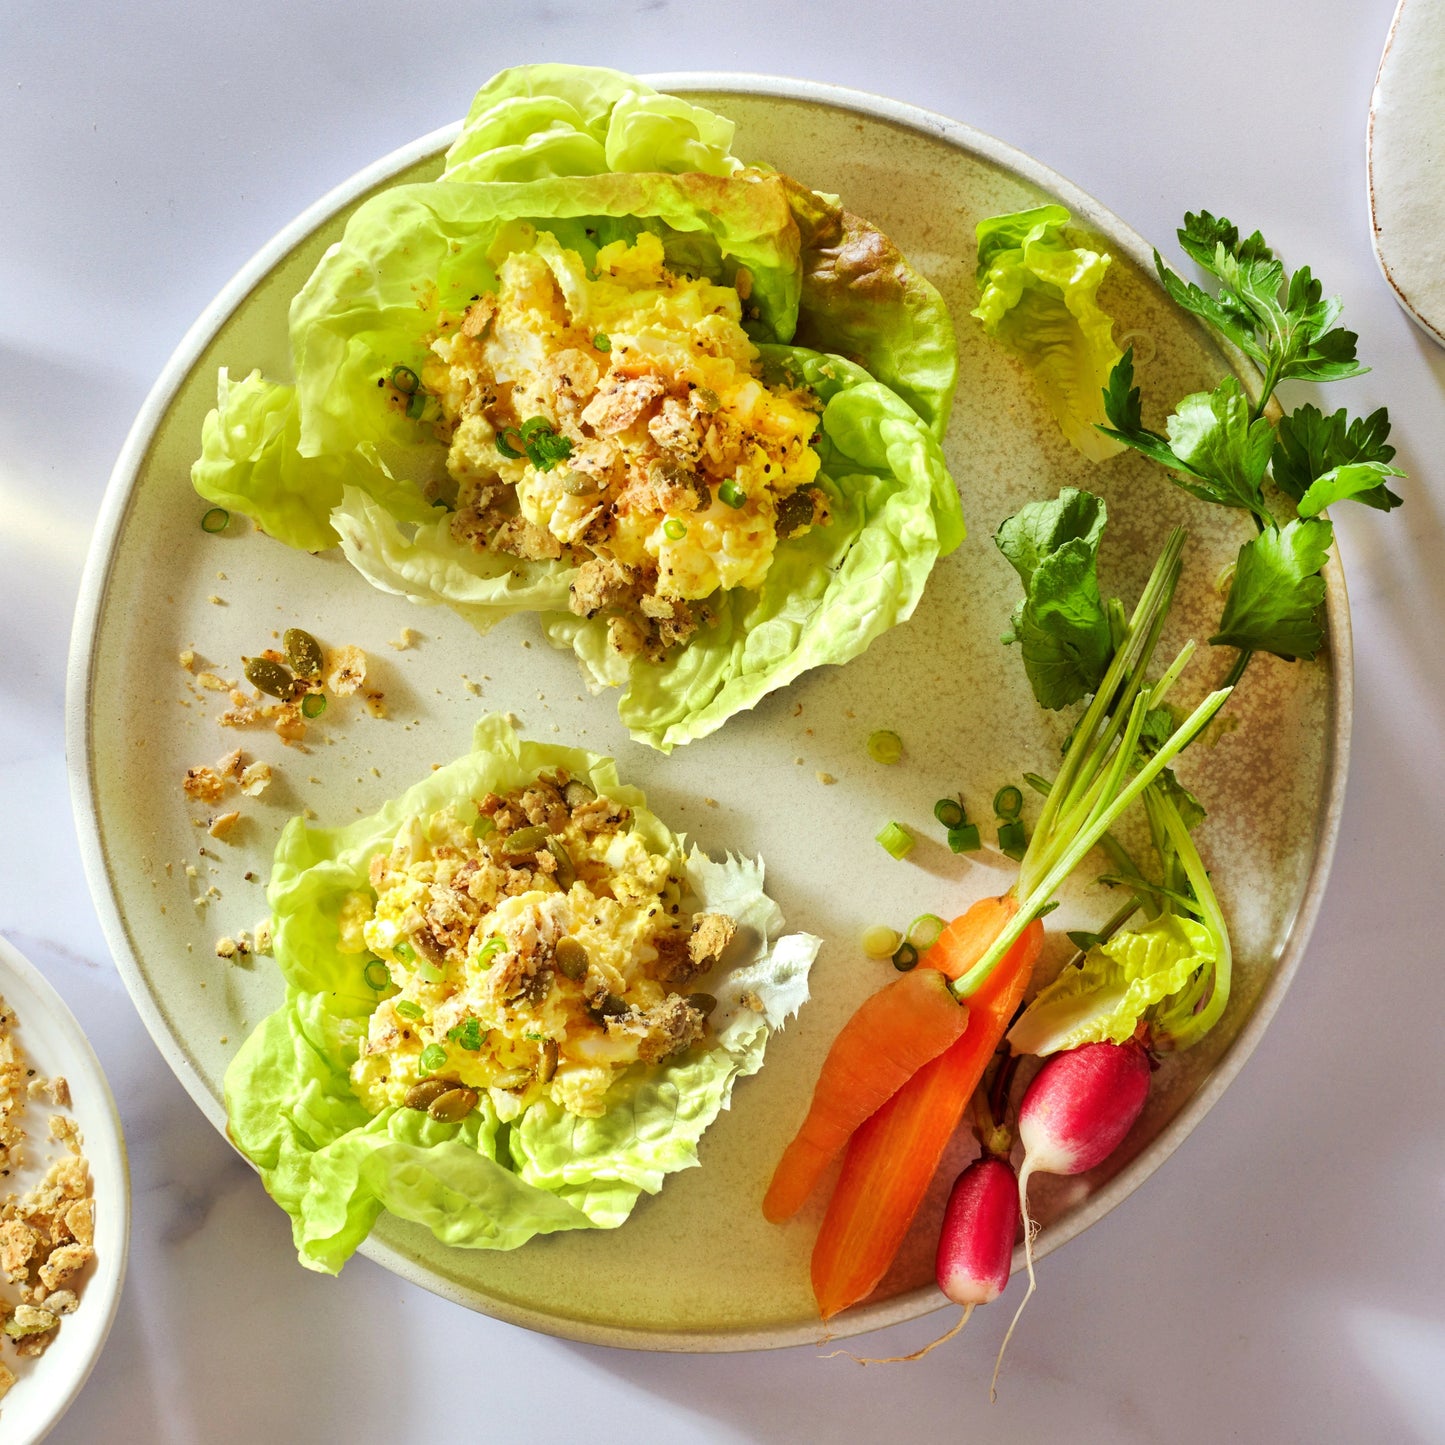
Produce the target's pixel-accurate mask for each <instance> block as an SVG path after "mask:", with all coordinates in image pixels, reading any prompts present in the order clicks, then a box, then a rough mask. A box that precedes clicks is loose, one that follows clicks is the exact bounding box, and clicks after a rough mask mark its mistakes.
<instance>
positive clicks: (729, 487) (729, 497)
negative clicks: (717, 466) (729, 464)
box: [717, 477, 747, 511]
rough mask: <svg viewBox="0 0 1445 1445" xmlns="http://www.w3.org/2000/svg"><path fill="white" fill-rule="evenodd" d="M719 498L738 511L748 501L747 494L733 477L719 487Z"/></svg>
mask: <svg viewBox="0 0 1445 1445" xmlns="http://www.w3.org/2000/svg"><path fill="white" fill-rule="evenodd" d="M717 499H718V501H720V502H721V503H722V504H723V506H725V507H731V508H732V509H733V510H734V511H736V510H737V509H738V508H739V507H741V506H742V504H743V503H744V502H746V501H747V494H746V493H745V492H744V491H743V489H742V488H741V487H740V486H738V484H737V483H736V482H735V481H733V479H732V478H731V477H729V478H728V479H727V481H725V482H724V483H723V484H722V486H720V487H719V488H718V489H717Z"/></svg>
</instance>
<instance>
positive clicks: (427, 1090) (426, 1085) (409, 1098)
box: [402, 1079, 461, 1109]
mask: <svg viewBox="0 0 1445 1445" xmlns="http://www.w3.org/2000/svg"><path fill="white" fill-rule="evenodd" d="M459 1088H461V1085H460V1084H459V1083H458V1082H457V1080H455V1079H423V1080H422V1081H421V1082H420V1083H417V1084H413V1085H412V1086H411V1088H409V1089H408V1090H407V1091H406V1098H405V1099H404V1100H403V1101H402V1102H403V1103H405V1105H406V1107H407V1108H408V1109H430V1108H431V1106H432V1105H433V1104H434V1103H436V1101H437V1100H438V1099H440V1098H441V1096H442V1095H443V1094H449V1093H452V1092H453V1091H454V1090H456V1089H459Z"/></svg>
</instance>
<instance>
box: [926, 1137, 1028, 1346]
mask: <svg viewBox="0 0 1445 1445" xmlns="http://www.w3.org/2000/svg"><path fill="white" fill-rule="evenodd" d="M1018 1228H1019V1192H1018V1179H1017V1177H1016V1176H1015V1174H1014V1171H1013V1165H1012V1164H1010V1163H1009V1162H1008V1160H1007V1159H999V1158H995V1157H994V1156H992V1155H988V1154H986V1155H984V1156H983V1157H982V1158H981V1159H975V1160H974V1162H973V1163H972V1164H970V1165H969V1166H968V1168H967V1169H965V1170H964V1171H963V1173H962V1174H960V1175H959V1176H958V1178H957V1179H956V1180H954V1182H953V1190H952V1192H951V1193H950V1194H949V1196H948V1208H947V1209H946V1210H944V1214H943V1228H942V1229H941V1230H940V1231H939V1235H938V1258H937V1262H936V1264H935V1267H934V1268H935V1273H936V1276H937V1279H938V1287H939V1289H941V1290H942V1291H943V1292H944V1294H946V1295H947V1296H948V1297H949V1299H951V1300H952V1301H953V1302H954V1304H957V1305H963V1306H964V1308H965V1309H966V1310H971V1309H972V1308H973V1307H974V1306H975V1305H986V1304H988V1303H990V1302H991V1301H993V1300H996V1299H997V1298H998V1297H999V1295H1001V1294H1002V1293H1003V1291H1004V1286H1005V1285H1006V1284H1008V1277H1009V1266H1010V1265H1011V1264H1012V1262H1013V1252H1014V1236H1015V1235H1016V1234H1017V1233H1018ZM965 1318H967V1316H965Z"/></svg>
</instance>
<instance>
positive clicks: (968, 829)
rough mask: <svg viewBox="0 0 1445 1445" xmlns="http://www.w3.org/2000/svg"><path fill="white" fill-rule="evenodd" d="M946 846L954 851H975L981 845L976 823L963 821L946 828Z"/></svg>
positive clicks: (981, 840)
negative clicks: (958, 824)
mask: <svg viewBox="0 0 1445 1445" xmlns="http://www.w3.org/2000/svg"><path fill="white" fill-rule="evenodd" d="M948 846H949V847H950V848H951V849H952V850H953V851H954V852H955V853H977V852H978V850H979V849H980V848H982V847H983V838H982V836H981V835H980V834H979V831H978V824H977V823H964V824H962V825H960V826H959V827H957V828H950V829H949V830H948Z"/></svg>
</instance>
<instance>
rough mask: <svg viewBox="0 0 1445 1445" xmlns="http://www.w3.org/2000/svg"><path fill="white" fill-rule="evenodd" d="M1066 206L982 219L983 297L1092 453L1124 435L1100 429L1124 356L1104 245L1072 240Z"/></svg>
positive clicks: (986, 309)
mask: <svg viewBox="0 0 1445 1445" xmlns="http://www.w3.org/2000/svg"><path fill="white" fill-rule="evenodd" d="M1069 219H1070V217H1069V213H1068V211H1067V210H1065V209H1064V207H1063V206H1036V207H1034V208H1033V209H1032V210H1028V211H1017V212H1014V213H1013V214H1012V215H1006V216H994V217H992V218H991V219H989V220H985V221H980V222H979V223H978V226H977V228H976V231H977V236H978V272H977V274H978V288H979V298H978V305H977V307H975V308H974V310H973V312H972V313H971V314H972V315H974V316H976V317H977V318H978V319H979V320H980V321H982V322H983V327H984V330H985V331H987V332H988V334H989V335H990V336H992V337H995V338H996V339H997V340H999V341H1001V342H1002V343H1003V344H1004V345H1005V346H1006V347H1008V348H1009V350H1010V351H1013V352H1014V353H1015V354H1016V355H1018V356H1019V357H1020V358H1021V359H1022V360H1023V362H1024V364H1025V365H1026V366H1027V367H1028V368H1029V370H1030V371H1032V372H1033V373H1034V376H1035V378H1036V379H1037V381H1038V384H1039V389H1040V391H1041V392H1042V393H1043V398H1044V401H1045V402H1046V403H1047V405H1048V408H1049V410H1050V411H1051V412H1053V414H1054V416H1055V418H1056V419H1057V421H1058V423H1059V426H1060V427H1061V428H1062V429H1063V433H1064V435H1065V436H1066V437H1067V438H1068V439H1069V441H1070V442H1072V443H1073V444H1074V446H1075V447H1077V448H1078V449H1079V451H1081V452H1082V453H1083V454H1084V455H1085V456H1086V457H1088V458H1089V460H1090V461H1094V462H1102V461H1107V460H1108V458H1110V457H1112V456H1116V455H1118V453H1119V452H1121V451H1122V450H1123V449H1124V448H1123V444H1122V443H1121V442H1119V441H1116V440H1114V439H1113V438H1111V437H1106V436H1103V435H1101V434H1100V433H1099V432H1097V431H1096V430H1095V429H1094V428H1095V427H1096V425H1098V424H1100V423H1102V422H1104V421H1105V420H1106V417H1105V414H1104V407H1103V402H1102V399H1101V398H1102V395H1103V391H1104V388H1105V386H1106V385H1107V384H1108V381H1109V374H1110V372H1111V371H1112V370H1113V368H1114V365H1115V363H1116V362H1117V361H1118V360H1119V357H1120V352H1119V348H1118V347H1117V346H1115V345H1114V338H1113V322H1112V321H1111V320H1110V318H1109V317H1108V316H1107V315H1106V314H1105V313H1104V312H1103V311H1101V310H1100V309H1099V303H1098V291H1099V286H1100V284H1101V283H1102V281H1103V279H1104V275H1105V273H1106V272H1107V271H1108V269H1109V261H1110V258H1109V256H1108V255H1107V254H1104V253H1101V252H1098V251H1091V250H1088V249H1087V248H1085V247H1082V246H1071V245H1070V244H1069V243H1068V241H1067V240H1066V239H1065V237H1064V227H1065V226H1067V225H1068V224H1069Z"/></svg>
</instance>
